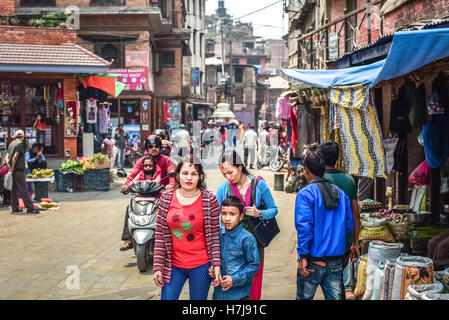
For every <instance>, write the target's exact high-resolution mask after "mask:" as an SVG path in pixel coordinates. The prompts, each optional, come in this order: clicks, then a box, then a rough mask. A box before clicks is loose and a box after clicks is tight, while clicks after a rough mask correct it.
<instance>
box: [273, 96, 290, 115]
mask: <svg viewBox="0 0 449 320" xmlns="http://www.w3.org/2000/svg"><path fill="white" fill-rule="evenodd" d="M291 107H292V105H291V104H290V99H289V97H288V96H285V97H283V98H278V99H277V104H276V118H279V119H290V109H291Z"/></svg>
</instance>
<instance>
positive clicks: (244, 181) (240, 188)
mask: <svg viewBox="0 0 449 320" xmlns="http://www.w3.org/2000/svg"><path fill="white" fill-rule="evenodd" d="M247 178H248V176H247V175H245V180H243V183H242V185H241V186H240V187H237V188H238V189H239V192H240V190H242V188H243V186H244V185H245V184H246V180H247ZM240 193H241V192H240Z"/></svg>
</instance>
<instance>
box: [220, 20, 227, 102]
mask: <svg viewBox="0 0 449 320" xmlns="http://www.w3.org/2000/svg"><path fill="white" fill-rule="evenodd" d="M220 29H221V30H220V31H221V92H222V93H221V102H222V103H224V102H226V100H225V99H226V98H225V87H226V76H225V68H224V59H225V56H224V55H225V47H224V37H223V19H220Z"/></svg>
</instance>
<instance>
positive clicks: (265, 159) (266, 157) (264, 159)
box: [257, 146, 271, 169]
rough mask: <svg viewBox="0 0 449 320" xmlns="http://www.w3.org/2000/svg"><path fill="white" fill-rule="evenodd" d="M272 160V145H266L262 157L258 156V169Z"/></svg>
mask: <svg viewBox="0 0 449 320" xmlns="http://www.w3.org/2000/svg"><path fill="white" fill-rule="evenodd" d="M270 160H271V147H270V146H265V150H264V153H263V157H262V158H259V157H258V158H257V169H260V168H263V167H265V166H268V165H269V164H270Z"/></svg>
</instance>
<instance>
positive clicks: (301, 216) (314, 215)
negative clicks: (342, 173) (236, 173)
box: [295, 152, 354, 300]
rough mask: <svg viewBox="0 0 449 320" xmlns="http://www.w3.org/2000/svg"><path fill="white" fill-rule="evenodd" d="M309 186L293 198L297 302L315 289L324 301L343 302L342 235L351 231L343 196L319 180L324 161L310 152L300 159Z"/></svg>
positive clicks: (348, 204) (347, 201) (343, 239)
mask: <svg viewBox="0 0 449 320" xmlns="http://www.w3.org/2000/svg"><path fill="white" fill-rule="evenodd" d="M303 165H304V176H305V177H306V179H307V181H308V182H309V184H308V185H307V186H306V187H304V188H303V189H301V190H300V191H299V192H298V195H297V196H296V204H295V227H296V231H297V236H298V247H297V251H298V256H299V259H298V261H299V262H298V274H297V290H296V299H297V300H312V299H313V297H314V296H315V292H316V289H317V287H318V285H320V286H321V289H322V291H323V294H324V298H325V299H326V300H343V299H344V297H343V255H344V253H345V245H346V242H345V235H346V233H347V232H349V231H351V230H352V229H353V227H354V222H353V218H352V210H351V204H350V201H349V198H348V197H347V196H346V194H345V193H344V192H343V191H342V190H340V189H339V188H338V187H336V186H335V185H333V184H331V183H330V182H329V181H327V180H325V179H323V175H324V172H325V170H326V164H325V162H324V159H323V158H322V157H321V156H320V155H319V154H318V153H315V152H310V153H309V154H308V155H307V156H306V158H305V159H304V164H303Z"/></svg>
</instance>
